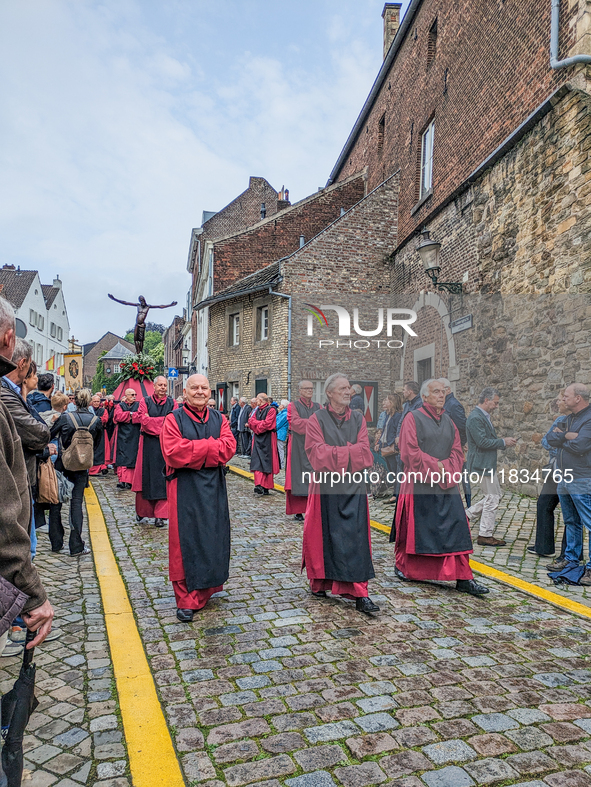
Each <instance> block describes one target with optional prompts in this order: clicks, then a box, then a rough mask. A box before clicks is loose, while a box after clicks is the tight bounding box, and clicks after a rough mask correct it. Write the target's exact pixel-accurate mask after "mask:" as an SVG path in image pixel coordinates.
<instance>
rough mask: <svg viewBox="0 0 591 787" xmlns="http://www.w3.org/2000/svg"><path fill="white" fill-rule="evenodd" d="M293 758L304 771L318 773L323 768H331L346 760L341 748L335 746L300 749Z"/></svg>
mask: <svg viewBox="0 0 591 787" xmlns="http://www.w3.org/2000/svg"><path fill="white" fill-rule="evenodd" d="M293 756H294V759H295V760H296V762H297V763H298V765H299V766H300V767H301V768H302V770H304V771H319V770H322V769H323V768H331V767H332V766H333V765H337V763H339V762H343V760H346V758H347V757H346V754H345V752H344V751H343V750H342V749H341V747H340V746H335V745H333V746H314V747H313V748H310V749H300V751H296V752H295V753H294V755H293Z"/></svg>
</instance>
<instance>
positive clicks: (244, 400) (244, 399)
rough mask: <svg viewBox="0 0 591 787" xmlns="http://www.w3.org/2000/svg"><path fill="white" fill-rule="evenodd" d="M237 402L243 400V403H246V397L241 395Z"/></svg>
mask: <svg viewBox="0 0 591 787" xmlns="http://www.w3.org/2000/svg"><path fill="white" fill-rule="evenodd" d="M238 402H244V404H246V398H245V397H244V396H241V397H240V399H238Z"/></svg>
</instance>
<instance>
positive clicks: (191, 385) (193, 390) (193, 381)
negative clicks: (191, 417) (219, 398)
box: [183, 374, 211, 412]
mask: <svg viewBox="0 0 591 787" xmlns="http://www.w3.org/2000/svg"><path fill="white" fill-rule="evenodd" d="M183 394H184V397H185V401H186V402H187V404H188V405H189V406H190V407H194V408H195V409H196V410H198V411H199V412H201V410H204V409H205V408H206V407H207V402H208V401H209V398H210V397H211V388H210V387H209V380H208V379H207V377H206V376H205V375H204V374H192V375H191V376H190V377H189V379H188V380H187V382H186V385H185V389H184V391H183Z"/></svg>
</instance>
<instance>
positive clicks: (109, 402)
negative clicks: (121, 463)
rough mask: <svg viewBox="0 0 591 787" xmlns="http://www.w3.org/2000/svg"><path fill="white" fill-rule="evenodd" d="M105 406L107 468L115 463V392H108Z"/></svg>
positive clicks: (104, 423) (104, 425) (104, 424)
mask: <svg viewBox="0 0 591 787" xmlns="http://www.w3.org/2000/svg"><path fill="white" fill-rule="evenodd" d="M103 407H104V408H105V410H106V413H107V417H106V420H105V421H104V422H103V427H104V429H103V431H104V433H105V462H106V464H107V468H109V467H112V466H113V464H114V463H115V449H116V442H115V428H116V427H115V397H114V396H113V394H108V396H106V397H105V401H104V402H103Z"/></svg>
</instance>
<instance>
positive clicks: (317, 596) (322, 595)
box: [311, 590, 327, 598]
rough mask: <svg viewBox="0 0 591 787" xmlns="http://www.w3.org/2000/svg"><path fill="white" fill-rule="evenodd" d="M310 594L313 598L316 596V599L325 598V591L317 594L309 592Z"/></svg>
mask: <svg viewBox="0 0 591 787" xmlns="http://www.w3.org/2000/svg"><path fill="white" fill-rule="evenodd" d="M311 593H312V595H313V596H316V598H327V595H326V590H319V591H318V593H314V591H311Z"/></svg>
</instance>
